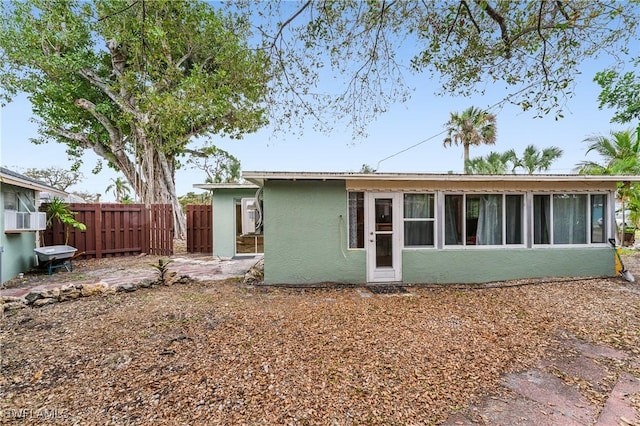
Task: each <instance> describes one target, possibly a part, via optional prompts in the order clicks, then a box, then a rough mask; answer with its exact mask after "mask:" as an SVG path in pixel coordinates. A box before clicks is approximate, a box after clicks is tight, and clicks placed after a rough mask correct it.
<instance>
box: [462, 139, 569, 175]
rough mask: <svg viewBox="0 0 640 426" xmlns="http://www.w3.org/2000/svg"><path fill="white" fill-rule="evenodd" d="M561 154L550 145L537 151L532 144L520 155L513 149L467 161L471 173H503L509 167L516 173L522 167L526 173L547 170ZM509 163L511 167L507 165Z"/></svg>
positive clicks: (559, 150) (556, 148) (558, 149)
mask: <svg viewBox="0 0 640 426" xmlns="http://www.w3.org/2000/svg"><path fill="white" fill-rule="evenodd" d="M561 156H562V150H561V149H560V148H558V147H555V146H552V147H549V148H545V149H543V150H542V151H539V150H538V148H536V147H535V146H534V145H529V146H527V147H526V148H525V150H524V152H523V154H522V157H518V155H517V154H516V153H515V151H514V150H512V149H511V150H509V151H507V152H505V153H502V154H501V153H498V152H490V153H489V155H487V156H486V157H476V158H473V159H471V160H469V161H468V162H467V168H468V170H469V173H472V174H505V173H506V172H507V171H508V170H509V169H510V170H511V172H513V173H517V171H518V169H523V170H524V171H525V172H526V173H528V174H533V173H535V172H542V171H546V170H549V168H550V167H551V163H553V161H555V160H557V159H558V158H560V157H561ZM509 165H511V167H509Z"/></svg>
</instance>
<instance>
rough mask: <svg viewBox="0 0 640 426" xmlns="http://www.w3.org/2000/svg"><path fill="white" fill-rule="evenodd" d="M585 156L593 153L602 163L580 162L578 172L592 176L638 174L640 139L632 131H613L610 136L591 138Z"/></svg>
mask: <svg viewBox="0 0 640 426" xmlns="http://www.w3.org/2000/svg"><path fill="white" fill-rule="evenodd" d="M584 141H585V142H588V143H589V146H588V147H587V152H586V154H589V153H590V152H595V153H596V154H598V155H599V156H600V158H601V160H602V162H596V161H581V162H580V163H578V172H579V173H581V174H592V175H637V174H640V138H638V133H636V132H635V131H633V130H632V129H628V130H621V131H613V132H611V134H610V136H609V137H607V136H601V135H599V136H592V137H589V138H587V139H585V140H584Z"/></svg>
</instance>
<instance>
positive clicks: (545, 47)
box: [538, 1, 549, 82]
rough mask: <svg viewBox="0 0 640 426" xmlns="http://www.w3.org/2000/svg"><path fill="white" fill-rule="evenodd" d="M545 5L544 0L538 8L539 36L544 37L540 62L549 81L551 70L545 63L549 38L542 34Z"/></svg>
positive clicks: (545, 79)
mask: <svg viewBox="0 0 640 426" xmlns="http://www.w3.org/2000/svg"><path fill="white" fill-rule="evenodd" d="M543 7H544V1H541V2H540V9H539V10H538V36H540V38H541V39H542V58H541V59H540V63H541V65H542V72H543V73H544V81H545V82H548V81H549V71H548V70H547V64H546V63H545V61H546V57H547V39H546V38H545V37H544V35H543V34H542V29H541V25H542V8H543Z"/></svg>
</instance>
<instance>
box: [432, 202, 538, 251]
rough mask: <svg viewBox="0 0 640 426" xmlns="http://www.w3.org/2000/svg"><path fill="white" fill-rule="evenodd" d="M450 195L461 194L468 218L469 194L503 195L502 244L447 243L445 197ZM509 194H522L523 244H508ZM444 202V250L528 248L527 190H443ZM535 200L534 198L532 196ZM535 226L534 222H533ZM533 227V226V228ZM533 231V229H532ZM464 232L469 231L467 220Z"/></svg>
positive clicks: (463, 211) (442, 205)
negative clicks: (507, 202)
mask: <svg viewBox="0 0 640 426" xmlns="http://www.w3.org/2000/svg"><path fill="white" fill-rule="evenodd" d="M448 195H461V196H462V216H463V217H465V218H466V214H467V195H501V196H502V244H491V245H489V244H473V245H470V244H466V241H465V242H464V243H463V244H446V242H445V239H444V233H445V229H446V225H445V220H446V212H445V197H446V196H448ZM507 195H521V196H522V206H521V213H522V225H521V232H522V240H523V242H522V243H521V244H507V220H506V215H507V209H506V196H507ZM441 197H442V203H441V206H440V207H441V217H442V221H441V222H442V223H441V225H440V226H439V228H441V229H442V246H441V247H439V248H442V249H444V250H491V249H497V248H526V247H528V241H529V238H528V237H529V235H528V234H529V233H528V232H527V229H528V228H529V216H528V211H527V204H528V200H527V192H518V191H509V192H496V191H473V192H459V191H456V192H442V193H441ZM532 200H533V198H532ZM531 225H532V226H533V222H531ZM531 229H533V228H531ZM531 232H532V233H533V231H531ZM462 233H463V235H466V233H467V224H466V221H464V222H463V223H462Z"/></svg>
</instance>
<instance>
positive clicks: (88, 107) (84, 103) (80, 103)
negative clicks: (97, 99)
mask: <svg viewBox="0 0 640 426" xmlns="http://www.w3.org/2000/svg"><path fill="white" fill-rule="evenodd" d="M74 104H75V105H76V106H77V107H79V108H82V109H84V110H85V111H87V112H89V114H91V115H92V116H93V117H94V118H95V119H96V120H98V122H99V123H100V124H102V127H104V128H105V130H106V131H107V132H108V133H109V139H111V142H112V143H113V144H118V145H121V144H122V135H121V133H120V130H118V129H117V128H115V127H114V126H113V125H112V124H111V121H110V120H109V119H108V118H107V117H105V116H104V115H102V114H100V113H99V112H98V111H96V106H95V104H94V103H93V102H91V101H88V100H87V99H78V100H76V101H75V102H74Z"/></svg>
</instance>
